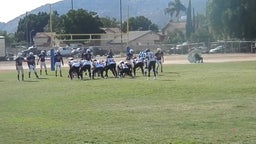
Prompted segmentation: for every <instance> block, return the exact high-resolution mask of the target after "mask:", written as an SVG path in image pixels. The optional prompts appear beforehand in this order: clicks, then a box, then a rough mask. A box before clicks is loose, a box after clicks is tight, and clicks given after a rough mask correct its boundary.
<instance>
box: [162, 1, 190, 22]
mask: <svg viewBox="0 0 256 144" xmlns="http://www.w3.org/2000/svg"><path fill="white" fill-rule="evenodd" d="M181 11H184V12H186V7H185V6H184V5H183V4H182V3H181V2H180V0H174V1H170V2H169V3H168V7H167V8H165V9H164V13H165V14H169V15H170V16H171V17H173V15H174V13H176V15H175V17H176V18H177V21H179V18H178V16H179V15H180V12H181Z"/></svg>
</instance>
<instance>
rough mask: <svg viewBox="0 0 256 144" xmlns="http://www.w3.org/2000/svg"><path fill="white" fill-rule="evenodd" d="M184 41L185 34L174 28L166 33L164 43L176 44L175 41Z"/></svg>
mask: <svg viewBox="0 0 256 144" xmlns="http://www.w3.org/2000/svg"><path fill="white" fill-rule="evenodd" d="M184 41H185V35H184V34H183V32H182V31H179V30H175V31H174V32H170V33H168V36H167V39H166V41H165V42H166V43H169V44H177V43H182V42H184Z"/></svg>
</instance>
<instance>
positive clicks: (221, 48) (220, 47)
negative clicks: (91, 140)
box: [209, 45, 225, 53]
mask: <svg viewBox="0 0 256 144" xmlns="http://www.w3.org/2000/svg"><path fill="white" fill-rule="evenodd" d="M224 49H225V47H224V46H223V45H220V46H217V47H216V48H213V49H210V50H209V53H218V52H222V51H223V50H224Z"/></svg>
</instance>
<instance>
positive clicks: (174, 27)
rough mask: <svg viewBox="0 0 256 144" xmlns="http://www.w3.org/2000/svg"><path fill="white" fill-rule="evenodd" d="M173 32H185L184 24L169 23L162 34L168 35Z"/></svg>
mask: <svg viewBox="0 0 256 144" xmlns="http://www.w3.org/2000/svg"><path fill="white" fill-rule="evenodd" d="M175 31H182V32H183V33H185V32H186V22H184V21H182V22H169V23H168V24H167V25H166V26H165V27H164V28H163V29H162V34H163V35H168V33H171V32H175Z"/></svg>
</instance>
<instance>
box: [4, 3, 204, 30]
mask: <svg viewBox="0 0 256 144" xmlns="http://www.w3.org/2000/svg"><path fill="white" fill-rule="evenodd" d="M181 1H182V3H183V4H184V5H185V6H186V7H187V6H188V0H181ZM168 2H170V0H129V1H127V0H123V1H122V9H123V20H125V19H127V13H128V8H129V17H134V16H145V17H147V18H148V19H150V20H151V21H152V22H153V23H155V24H157V25H158V26H159V27H160V28H162V27H163V26H164V25H166V24H167V23H168V21H169V19H170V17H169V16H168V15H165V14H164V9H165V8H166V7H167V6H168ZM206 2H207V0H192V7H194V8H195V12H196V13H204V12H205V6H206ZM71 8H72V6H71V2H70V0H63V1H60V2H57V3H54V4H52V10H55V11H57V12H58V13H59V14H60V15H62V14H65V13H67V12H68V11H69V10H70V9H71ZM73 8H74V9H80V8H83V9H86V10H88V11H95V12H97V13H98V15H99V16H100V17H106V16H107V17H111V18H116V19H118V20H119V19H120V3H119V0H116V1H113V0H93V1H92V0H74V3H73ZM41 11H42V12H49V11H50V5H43V6H41V7H38V8H36V9H34V10H32V11H31V12H29V13H34V14H37V13H38V12H41ZM24 16H25V14H22V15H20V16H18V17H17V18H15V19H13V20H11V21H9V22H7V23H0V29H1V30H4V31H7V32H15V31H16V30H17V26H18V22H19V20H20V18H22V17H24Z"/></svg>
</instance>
